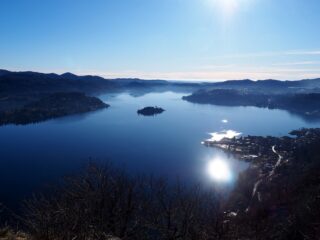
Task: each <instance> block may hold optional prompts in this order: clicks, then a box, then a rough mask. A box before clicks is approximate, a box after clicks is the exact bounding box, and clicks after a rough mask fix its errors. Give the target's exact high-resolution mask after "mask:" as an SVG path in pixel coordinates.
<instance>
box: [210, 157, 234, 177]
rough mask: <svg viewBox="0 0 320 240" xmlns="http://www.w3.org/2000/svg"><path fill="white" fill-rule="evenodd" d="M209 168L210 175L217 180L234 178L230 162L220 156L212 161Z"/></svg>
mask: <svg viewBox="0 0 320 240" xmlns="http://www.w3.org/2000/svg"><path fill="white" fill-rule="evenodd" d="M207 170H208V174H209V176H210V177H211V178H212V179H213V180H215V181H217V182H229V181H231V179H232V173H231V169H230V167H229V165H228V163H227V162H226V161H224V160H222V159H220V158H217V159H214V160H212V161H210V162H209V163H208V167H207Z"/></svg>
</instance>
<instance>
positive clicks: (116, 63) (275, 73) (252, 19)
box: [0, 0, 320, 81]
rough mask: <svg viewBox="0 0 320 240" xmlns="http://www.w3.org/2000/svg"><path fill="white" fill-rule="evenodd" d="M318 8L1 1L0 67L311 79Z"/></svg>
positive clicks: (236, 0)
mask: <svg viewBox="0 0 320 240" xmlns="http://www.w3.org/2000/svg"><path fill="white" fill-rule="evenodd" d="M319 13H320V1H319V0H308V1H305V0H51V1H50V0H2V1H1V7H0V30H1V32H0V56H1V57H0V68H3V69H9V70H33V71H41V72H57V73H63V72H67V71H68V72H74V73H77V74H97V75H102V76H104V77H110V78H113V77H140V78H146V79H173V80H179V79H181V80H215V81H216V80H224V79H243V78H251V79H267V78H275V79H288V80H295V79H301V78H315V77H320V14H319Z"/></svg>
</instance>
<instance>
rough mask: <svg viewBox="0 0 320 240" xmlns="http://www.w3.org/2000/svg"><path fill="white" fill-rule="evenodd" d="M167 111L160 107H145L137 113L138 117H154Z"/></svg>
mask: <svg viewBox="0 0 320 240" xmlns="http://www.w3.org/2000/svg"><path fill="white" fill-rule="evenodd" d="M164 111H165V110H164V109H162V108H159V107H145V108H142V109H139V110H138V111H137V113H138V115H144V116H154V115H157V114H161V113H163V112H164Z"/></svg>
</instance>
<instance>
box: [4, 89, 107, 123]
mask: <svg viewBox="0 0 320 240" xmlns="http://www.w3.org/2000/svg"><path fill="white" fill-rule="evenodd" d="M107 107H109V105H108V104H106V103H104V102H102V101H101V100H100V99H98V98H96V97H90V96H86V95H85V94H84V93H80V92H68V93H65V92H59V93H53V94H51V95H49V96H45V97H43V98H41V99H40V100H37V101H35V102H31V103H30V104H27V105H25V106H23V107H22V108H18V109H13V110H7V111H3V112H0V125H6V124H16V125H25V124H29V123H36V122H41V121H45V120H48V119H52V118H57V117H63V116H67V115H73V114H79V113H86V112H91V111H95V110H98V109H103V108H107Z"/></svg>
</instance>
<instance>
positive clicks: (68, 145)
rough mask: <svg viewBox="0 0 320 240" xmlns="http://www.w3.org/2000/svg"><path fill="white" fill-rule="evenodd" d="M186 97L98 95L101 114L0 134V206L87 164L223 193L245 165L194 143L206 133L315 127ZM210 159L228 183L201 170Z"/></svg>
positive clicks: (274, 131) (255, 110)
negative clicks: (149, 113)
mask: <svg viewBox="0 0 320 240" xmlns="http://www.w3.org/2000/svg"><path fill="white" fill-rule="evenodd" d="M187 94H188V93H185V94H182V93H174V92H165V93H149V94H146V95H143V96H138V97H134V96H131V95H129V94H127V93H123V94H106V95H102V96H100V98H101V99H102V100H103V101H105V102H107V103H109V104H110V105H111V107H110V108H108V109H105V110H101V111H97V112H94V113H88V114H83V115H77V116H72V117H64V118H60V119H55V120H51V121H47V122H43V123H39V124H32V125H27V126H14V125H10V126H4V127H0V168H1V174H0V189H1V193H0V202H5V203H6V204H7V205H14V204H16V203H17V202H18V201H20V200H21V199H22V198H24V197H27V196H29V195H30V193H31V192H34V191H38V190H39V189H41V188H42V187H43V186H45V185H46V184H48V183H49V184H50V183H54V182H56V181H57V179H59V178H60V177H61V176H64V175H66V174H72V173H76V172H77V171H79V169H81V168H83V167H84V166H85V165H86V164H87V163H88V162H90V159H92V160H93V161H96V162H101V163H103V162H109V161H110V162H112V163H114V164H115V165H117V166H120V167H124V168H125V169H127V170H128V171H129V172H130V173H134V174H135V173H146V174H153V175H156V176H164V177H168V178H169V179H175V178H178V177H179V179H180V180H182V181H184V182H194V181H197V182H202V183H203V184H209V185H210V184H220V185H228V186H229V185H232V184H233V183H234V182H235V181H236V177H237V174H238V173H239V172H240V171H242V170H243V169H245V168H246V166H247V165H246V164H245V163H243V162H239V161H237V160H235V159H232V158H230V157H229V156H227V155H225V154H224V153H222V152H221V151H219V150H217V149H213V148H207V147H205V146H203V145H202V144H201V141H203V140H205V139H208V138H210V137H211V136H210V135H209V133H212V132H220V131H223V130H232V131H234V132H237V133H239V132H240V133H242V134H244V135H248V134H250V135H275V136H280V135H286V134H287V133H288V132H289V131H291V130H293V129H297V128H301V127H319V126H320V122H313V123H310V122H309V123H308V122H306V121H304V120H303V119H301V118H300V117H297V116H293V115H291V114H289V113H288V112H286V111H280V110H268V109H259V108H255V107H221V106H211V105H198V104H192V103H189V102H186V101H183V100H182V99H181V97H182V96H184V95H187ZM145 106H159V107H162V108H164V109H165V110H166V111H165V112H164V113H163V114H161V115H157V116H155V117H144V116H138V115H137V113H136V111H137V109H139V108H142V107H145ZM216 159H219V160H222V161H223V162H224V163H226V165H223V166H221V165H219V164H218V165H219V166H218V168H219V167H220V169H219V170H220V173H221V172H222V173H224V174H225V175H226V174H228V179H224V178H223V176H222V179H221V178H220V179H219V176H212V172H211V170H212V169H211V170H210V171H209V170H208V168H212V166H213V165H212V164H210V163H212V161H214V160H216ZM214 166H215V167H216V165H214ZM226 167H227V168H228V169H225V168H226ZM226 171H228V172H226ZM220 177H221V176H220ZM218 180H219V181H218Z"/></svg>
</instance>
